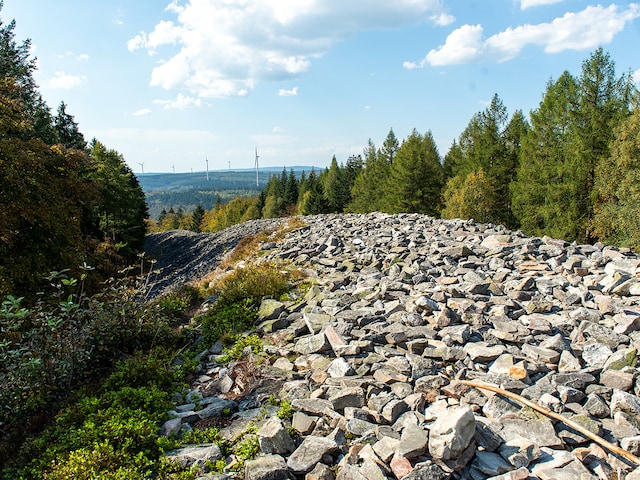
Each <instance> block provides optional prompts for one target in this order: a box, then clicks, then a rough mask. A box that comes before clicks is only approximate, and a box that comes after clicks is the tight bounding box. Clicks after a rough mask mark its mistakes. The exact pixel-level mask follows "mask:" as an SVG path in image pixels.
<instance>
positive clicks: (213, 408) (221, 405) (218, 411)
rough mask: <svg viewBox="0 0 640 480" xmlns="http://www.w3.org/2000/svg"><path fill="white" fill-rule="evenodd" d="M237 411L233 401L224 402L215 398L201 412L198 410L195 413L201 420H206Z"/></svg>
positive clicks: (236, 405)
mask: <svg viewBox="0 0 640 480" xmlns="http://www.w3.org/2000/svg"><path fill="white" fill-rule="evenodd" d="M236 410H238V404H237V403H236V402H234V401H233V400H225V399H223V398H218V397H215V398H213V399H212V401H211V402H210V403H209V404H208V405H207V406H206V407H204V408H203V409H202V410H198V411H197V412H196V413H197V414H198V417H200V419H201V420H206V419H207V418H212V417H222V416H223V415H225V414H228V412H231V413H233V412H235V411H236Z"/></svg>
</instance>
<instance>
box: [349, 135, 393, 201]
mask: <svg viewBox="0 0 640 480" xmlns="http://www.w3.org/2000/svg"><path fill="white" fill-rule="evenodd" d="M364 159H365V165H364V168H363V169H362V170H361V171H360V173H359V174H358V176H357V177H356V179H355V181H354V183H353V187H352V188H351V202H350V203H349V205H348V206H347V211H349V212H353V213H367V212H374V211H376V210H379V211H381V210H383V209H384V205H383V201H384V195H385V191H386V184H387V181H388V178H389V169H390V168H391V165H390V164H389V163H388V162H387V160H386V159H384V158H380V156H379V155H378V153H377V152H376V148H375V145H374V144H373V142H372V141H371V139H369V142H368V144H367V146H366V147H365V149H364Z"/></svg>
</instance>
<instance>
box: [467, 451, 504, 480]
mask: <svg viewBox="0 0 640 480" xmlns="http://www.w3.org/2000/svg"><path fill="white" fill-rule="evenodd" d="M471 467H472V468H476V469H478V470H480V471H481V472H482V473H484V474H485V475H487V476H490V477H494V476H496V475H500V474H502V473H506V472H509V471H511V470H513V468H514V467H513V465H511V464H510V463H509V462H507V461H506V460H505V459H504V458H502V457H501V456H500V455H498V454H497V453H493V452H485V451H484V450H478V451H476V458H475V460H474V461H473V462H472V463H471Z"/></svg>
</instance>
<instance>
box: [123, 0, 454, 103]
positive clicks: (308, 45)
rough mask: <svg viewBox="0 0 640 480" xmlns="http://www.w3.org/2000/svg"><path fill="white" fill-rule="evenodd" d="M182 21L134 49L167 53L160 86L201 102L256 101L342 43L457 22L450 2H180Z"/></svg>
mask: <svg viewBox="0 0 640 480" xmlns="http://www.w3.org/2000/svg"><path fill="white" fill-rule="evenodd" d="M165 11H166V12H168V13H169V14H173V15H175V16H176V19H175V21H168V20H163V21H161V22H159V23H158V24H157V25H156V26H155V28H154V29H153V31H152V32H151V33H146V32H140V33H139V34H138V35H136V36H135V37H133V38H131V39H130V40H129V41H128V42H127V46H128V48H129V50H130V51H135V50H138V49H145V50H146V51H147V52H148V53H149V54H162V55H163V60H162V61H161V62H160V63H159V65H158V66H157V67H155V68H154V69H153V71H152V73H151V82H150V84H151V85H152V86H159V87H162V88H164V89H174V88H180V89H186V90H188V91H189V92H190V93H191V94H193V95H195V96H198V97H229V96H237V95H240V96H243V95H248V94H249V92H250V91H251V90H252V89H253V88H254V86H255V85H256V84H257V83H258V82H263V81H270V80H276V81H281V80H286V79H291V78H296V77H297V76H299V75H301V74H304V73H305V72H307V71H308V70H309V68H311V63H312V61H313V60H314V59H316V58H318V57H320V56H322V55H323V54H324V53H326V52H327V51H328V50H329V49H330V48H331V47H332V46H333V45H334V44H335V43H337V42H339V41H341V40H344V39H345V38H348V37H350V36H352V35H354V34H356V33H358V32H360V31H366V30H372V29H393V28H400V27H403V26H406V25H418V24H421V23H431V24H434V25H447V24H450V23H451V22H452V21H453V20H454V19H453V17H452V16H451V15H449V14H448V12H447V10H446V8H445V7H444V5H443V2H442V0H395V1H394V2H380V1H378V0H362V1H360V2H337V1H335V0H254V1H242V2H231V1H229V0H185V3H184V4H181V3H179V1H178V0H173V1H172V2H171V3H170V4H169V5H168V6H167V7H166V9H165Z"/></svg>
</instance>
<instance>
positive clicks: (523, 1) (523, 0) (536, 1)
mask: <svg viewBox="0 0 640 480" xmlns="http://www.w3.org/2000/svg"><path fill="white" fill-rule="evenodd" d="M562 1H563V0H520V8H521V9H522V10H526V9H527V8H531V7H539V6H540V5H553V4H554V3H560V2H562Z"/></svg>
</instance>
